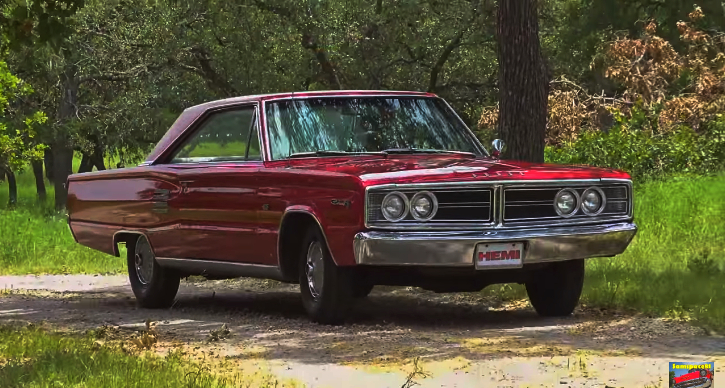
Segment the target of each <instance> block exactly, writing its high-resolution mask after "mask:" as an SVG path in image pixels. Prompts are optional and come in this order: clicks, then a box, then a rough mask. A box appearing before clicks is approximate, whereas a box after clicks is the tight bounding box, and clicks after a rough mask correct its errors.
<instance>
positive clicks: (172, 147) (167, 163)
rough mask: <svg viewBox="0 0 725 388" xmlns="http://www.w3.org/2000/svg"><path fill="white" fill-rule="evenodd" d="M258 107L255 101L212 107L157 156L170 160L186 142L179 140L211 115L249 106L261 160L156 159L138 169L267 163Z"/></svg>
mask: <svg viewBox="0 0 725 388" xmlns="http://www.w3.org/2000/svg"><path fill="white" fill-rule="evenodd" d="M259 105H260V104H259V102H257V101H244V102H237V103H232V104H224V105H219V106H214V107H213V108H209V109H207V110H205V111H204V112H203V113H201V114H200V115H199V116H198V117H197V118H196V119H195V120H194V121H192V122H191V123H190V124H189V125H188V126H187V127H186V128H184V130H183V131H181V133H180V134H179V136H178V137H177V138H176V139H174V141H173V142H172V143H171V144H169V146H168V147H166V148H164V150H163V151H162V152H161V153H160V154H159V156H160V157H161V156H164V157H166V158H167V159H169V158H171V155H173V154H174V153H175V152H177V151H178V148H179V147H181V146H183V144H184V143H185V141H186V140H188V138H186V139H184V141H180V140H179V139H181V138H183V137H184V136H186V135H187V133H188V135H189V136H193V135H194V133H195V132H196V131H197V130H199V129H201V127H200V126H201V125H203V124H204V121H206V120H207V119H208V118H209V117H210V116H211V115H213V114H215V113H217V112H224V111H230V110H235V109H241V108H245V107H250V106H251V107H253V108H254V114H255V118H254V120H255V121H256V123H255V127H256V128H257V139H258V140H259V150H260V153H261V155H260V156H261V158H260V159H255V160H235V161H219V162H203V161H199V162H181V163H171V160H168V161H165V162H160V161H159V158H156V159H155V160H154V161H145V162H143V163H141V164H139V167H141V166H150V165H156V166H158V165H162V166H192V165H204V166H210V165H211V166H214V165H221V164H242V165H247V164H252V163H258V164H259V163H264V162H266V161H267V156H266V155H265V152H264V147H263V144H264V143H263V141H262V128H261V127H262V125H261V120H260V119H261V112H260V110H259V109H260V107H259ZM189 132H191V133H189Z"/></svg>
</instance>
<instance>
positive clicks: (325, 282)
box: [299, 227, 355, 325]
mask: <svg viewBox="0 0 725 388" xmlns="http://www.w3.org/2000/svg"><path fill="white" fill-rule="evenodd" d="M301 248H302V249H301V252H300V258H299V273H300V275H299V276H300V277H299V282H300V291H301V292H302V304H303V305H304V307H305V310H306V311H307V314H308V315H309V316H310V318H311V319H312V321H313V322H317V323H321V324H329V325H337V324H341V323H343V322H344V320H345V318H346V317H347V315H348V313H349V311H350V309H351V307H352V302H353V296H354V291H355V290H354V283H353V280H354V279H353V276H352V274H351V269H350V268H344V267H338V266H337V265H336V264H335V262H334V261H333V260H332V256H331V255H330V251H329V250H328V248H327V244H326V243H325V239H324V238H323V236H322V232H320V230H319V229H318V228H317V227H310V228H309V229H308V230H307V234H306V235H305V238H304V240H303V242H302V245H301Z"/></svg>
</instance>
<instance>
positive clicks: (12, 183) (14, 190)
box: [5, 168, 18, 206]
mask: <svg viewBox="0 0 725 388" xmlns="http://www.w3.org/2000/svg"><path fill="white" fill-rule="evenodd" d="M5 176H6V177H7V178H8V205H9V206H13V205H15V204H16V203H18V183H17V181H16V180H15V173H13V171H12V170H10V169H9V168H8V169H6V170H5Z"/></svg>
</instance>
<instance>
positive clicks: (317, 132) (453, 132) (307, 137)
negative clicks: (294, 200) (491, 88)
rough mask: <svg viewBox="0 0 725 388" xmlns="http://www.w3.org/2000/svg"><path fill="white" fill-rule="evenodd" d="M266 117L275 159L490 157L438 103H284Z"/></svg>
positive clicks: (271, 105)
mask: <svg viewBox="0 0 725 388" xmlns="http://www.w3.org/2000/svg"><path fill="white" fill-rule="evenodd" d="M266 114H267V128H268V133H269V141H270V146H271V151H272V155H271V156H272V159H284V158H287V157H289V156H290V155H294V154H299V153H306V152H313V153H314V152H318V153H319V152H320V151H336V152H339V153H342V154H344V153H350V154H354V153H366V152H367V153H369V152H381V151H385V150H393V149H395V150H400V149H416V150H419V151H425V150H442V151H463V152H470V153H473V154H475V155H479V156H481V155H483V154H484V153H485V152H486V151H485V150H483V149H481V148H479V146H478V145H477V144H476V141H475V140H474V138H473V136H472V135H471V134H470V132H469V131H468V129H467V128H466V127H465V126H464V124H463V123H462V122H461V121H460V120H459V119H458V118H457V117H456V116H455V114H454V113H453V112H452V111H451V109H450V108H449V107H448V106H447V105H446V104H445V103H444V102H443V101H442V100H440V99H437V98H420V97H340V98H309V99H297V100H282V101H273V102H269V103H267V105H266ZM319 154H322V153H319Z"/></svg>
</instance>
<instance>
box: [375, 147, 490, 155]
mask: <svg viewBox="0 0 725 388" xmlns="http://www.w3.org/2000/svg"><path fill="white" fill-rule="evenodd" d="M382 152H383V153H386V154H457V155H467V156H472V157H476V154H474V153H473V152H466V151H452V150H436V149H424V148H412V147H411V148H389V149H387V150H383V151H382Z"/></svg>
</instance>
